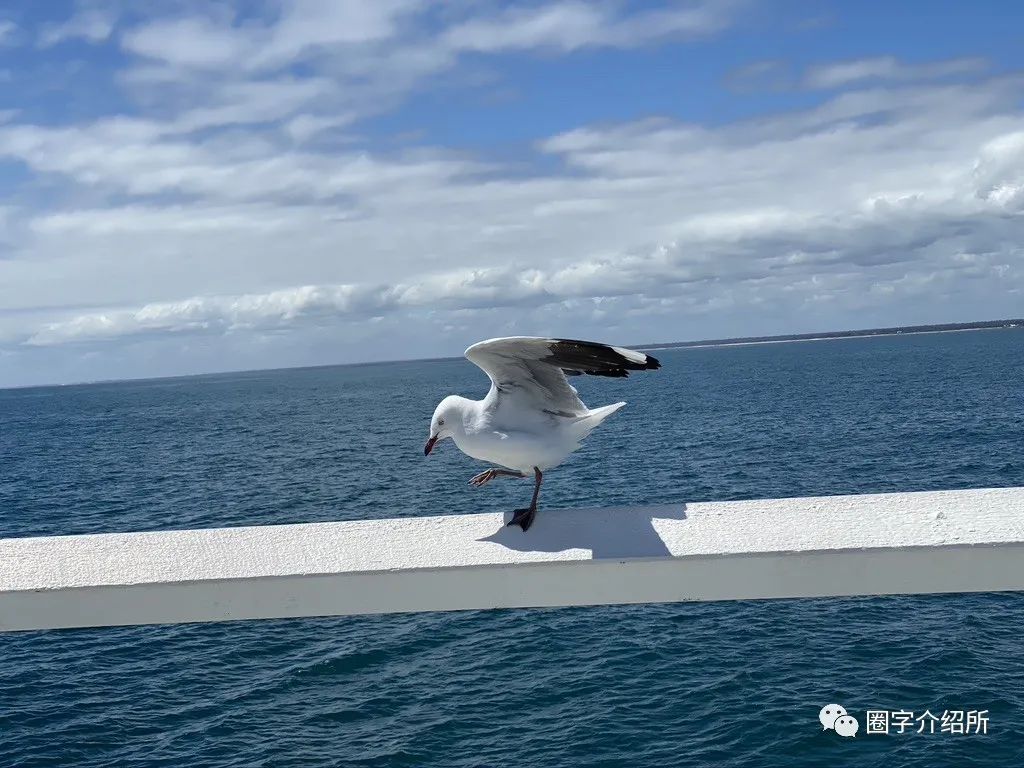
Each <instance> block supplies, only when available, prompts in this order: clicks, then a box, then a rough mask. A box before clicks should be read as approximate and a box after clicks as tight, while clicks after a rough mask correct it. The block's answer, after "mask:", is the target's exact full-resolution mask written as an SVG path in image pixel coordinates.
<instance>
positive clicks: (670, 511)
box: [0, 488, 1024, 631]
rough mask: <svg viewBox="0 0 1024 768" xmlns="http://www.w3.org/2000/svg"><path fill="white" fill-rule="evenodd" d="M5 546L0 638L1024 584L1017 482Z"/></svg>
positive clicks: (1022, 500)
mask: <svg viewBox="0 0 1024 768" xmlns="http://www.w3.org/2000/svg"><path fill="white" fill-rule="evenodd" d="M508 518H509V516H508V515H507V514H506V515H504V516H503V515H501V514H497V513H492V514H478V515H457V516H441V517H409V518H400V519H390V520H360V521H354V522H341V523H314V524H305V525H277V526H257V527H245V528H217V529H210V530H187V531H161V532H151V533H112V534H97V535H88V536H55V537H40V538H21V539H3V540H0V630H5V631H15V630H30V629H52V628H59V627H97V626H114V625H122V624H157V623H173V622H193V621H226V620H233V619H260V618H283V617H300V616H337V615H348V614H364V613H389V612H407V611H449V610H462V609H473V608H517V607H539V606H569V605H599V604H605V605H608V604H620V603H650V602H677V601H686V600H746V599H760V598H784V597H823V596H847V595H877V594H919V593H932V592H980V591H1005V590H1024V488H999V489H984V490H964V491H940V492H928V493H892V494H875V495H866V496H827V497H815V498H799V499H773V500H768V501H727V502H700V503H687V504H670V505H664V506H652V507H621V508H601V509H565V510H553V509H542V510H541V512H540V513H539V514H538V516H537V521H536V523H534V526H533V527H532V528H531V529H530V531H529V532H528V533H525V534H524V533H523V532H522V531H520V530H519V529H518V528H508V527H505V525H504V523H505V521H507V520H508Z"/></svg>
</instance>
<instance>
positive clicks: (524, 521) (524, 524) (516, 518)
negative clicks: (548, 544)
mask: <svg viewBox="0 0 1024 768" xmlns="http://www.w3.org/2000/svg"><path fill="white" fill-rule="evenodd" d="M536 516H537V508H536V507H525V508H523V509H517V510H514V511H513V513H512V519H511V520H509V521H508V523H506V525H518V526H519V527H520V528H522V529H523V531H524V532H526V531H528V530H530V526H531V525H533V518H534V517H536Z"/></svg>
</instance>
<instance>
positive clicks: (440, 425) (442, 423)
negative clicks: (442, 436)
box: [437, 419, 444, 427]
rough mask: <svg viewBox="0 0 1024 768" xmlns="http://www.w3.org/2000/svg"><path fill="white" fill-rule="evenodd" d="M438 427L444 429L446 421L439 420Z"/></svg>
mask: <svg viewBox="0 0 1024 768" xmlns="http://www.w3.org/2000/svg"><path fill="white" fill-rule="evenodd" d="M437 426H439V427H443V426H444V419H438V420H437Z"/></svg>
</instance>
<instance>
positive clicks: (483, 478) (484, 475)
mask: <svg viewBox="0 0 1024 768" xmlns="http://www.w3.org/2000/svg"><path fill="white" fill-rule="evenodd" d="M505 476H507V477H522V476H523V473H522V472H513V471H511V470H508V469H495V468H493V467H492V468H491V469H485V470H484V471H483V472H481V473H480V474H479V475H473V477H471V478H469V484H470V485H475V486H476V487H477V488H479V487H480V486H482V485H487V484H488V483H489V482H491V480H493V479H494V478H496V477H505Z"/></svg>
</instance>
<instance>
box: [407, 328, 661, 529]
mask: <svg viewBox="0 0 1024 768" xmlns="http://www.w3.org/2000/svg"><path fill="white" fill-rule="evenodd" d="M466 358H467V359H468V360H469V361H470V362H471V363H473V364H475V365H477V366H479V367H480V368H481V369H482V370H483V372H484V373H486V374H487V376H488V377H489V378H490V380H491V390H490V392H488V393H487V397H485V398H484V399H483V400H469V399H468V398H465V397H459V396H458V395H449V396H448V397H446V398H445V399H444V400H442V401H441V402H440V404H439V405H438V406H437V408H436V409H435V410H434V416H433V418H431V420H430V434H429V439H428V440H427V444H426V446H425V447H424V449H423V453H424V454H429V453H430V452H431V450H433V448H434V446H435V445H436V444H437V442H438V441H439V440H444V439H445V438H446V437H450V438H452V440H454V441H455V444H456V445H457V446H458V447H459V450H460V451H462V452H463V453H464V454H466V455H467V456H472V457H473V458H474V459H480V460H481V461H486V462H488V463H490V464H498V465H500V466H501V467H504V469H498V468H493V469H487V470H484V471H483V472H481V473H480V474H478V475H476V476H474V477H473V478H472V479H471V480H470V481H469V482H470V484H471V485H475V486H482V485H486V484H487V483H489V482H490V481H491V480H493V479H494V478H496V477H502V476H504V477H528V476H529V475H530V474H532V475H533V477H534V481H535V484H534V486H533V500H532V501H531V502H530V506H529V507H526V508H524V509H517V510H515V513H514V514H513V517H512V520H511V521H509V523H508V524H509V525H518V526H519V527H520V528H522V529H523V530H524V531H526V530H528V529H529V527H530V525H531V524H532V523H533V518H534V516H535V515H536V514H537V497H538V496H540V483H541V480H542V479H543V471H544V470H546V469H550V468H552V467H557V466H558V465H559V464H561V463H562V462H563V461H565V459H566V457H568V456H569V454H570V453H572V452H573V451H575V450H576V449H577V448H579V447H580V441H582V440H583V439H584V438H585V437H586V436H587V435H589V434H590V433H591V432H592V431H593V430H594V428H595V427H596V426H597V425H598V424H600V423H601V422H602V421H604V420H605V419H606V418H608V417H609V416H611V415H612V414H613V413H615V412H616V411H617V410H619V408H621V407H622V406H624V405H625V403H613V404H612V405H605V406H602V407H600V408H594V409H593V410H591V409H590V408H588V407H587V406H586V405H584V404H583V401H582V400H580V398H579V394H578V393H577V392H576V390H575V389H574V388H573V387H572V386H570V385H569V382H568V380H567V379H566V374H568V375H570V376H573V375H578V374H584V373H585V374H590V375H592V376H615V377H622V376H628V375H629V372H630V371H646V370H654V369H656V368H660V367H661V363H659V362H658V361H657V360H655V359H654V358H653V357H651V356H650V355H645V354H644V353H643V352H634V351H633V350H632V349H623V348H622V347H612V346H608V345H606V344H596V343H594V342H592V341H575V340H573V339H544V338H538V337H533V336H512V337H509V338H503V339H488V340H487V341H481V342H479V343H478V344H474V345H473V346H471V347H470V348H469V349H467V350H466Z"/></svg>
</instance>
